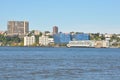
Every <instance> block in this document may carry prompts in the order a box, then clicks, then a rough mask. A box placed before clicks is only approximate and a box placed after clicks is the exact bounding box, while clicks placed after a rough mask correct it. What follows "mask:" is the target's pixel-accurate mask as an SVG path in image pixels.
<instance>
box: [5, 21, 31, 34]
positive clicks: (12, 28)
mask: <svg viewBox="0 0 120 80" xmlns="http://www.w3.org/2000/svg"><path fill="white" fill-rule="evenodd" d="M7 29H8V31H7V34H8V35H9V36H14V35H26V34H27V33H28V32H29V22H27V21H8V25H7Z"/></svg>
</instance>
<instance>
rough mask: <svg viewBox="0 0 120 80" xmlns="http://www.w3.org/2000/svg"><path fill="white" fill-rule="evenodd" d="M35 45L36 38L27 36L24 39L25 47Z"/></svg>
mask: <svg viewBox="0 0 120 80" xmlns="http://www.w3.org/2000/svg"><path fill="white" fill-rule="evenodd" d="M34 43H35V36H31V37H28V36H25V37H24V46H31V45H33V44H34Z"/></svg>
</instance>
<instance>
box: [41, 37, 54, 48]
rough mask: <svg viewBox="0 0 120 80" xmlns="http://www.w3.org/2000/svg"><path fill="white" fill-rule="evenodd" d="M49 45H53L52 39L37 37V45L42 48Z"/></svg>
mask: <svg viewBox="0 0 120 80" xmlns="http://www.w3.org/2000/svg"><path fill="white" fill-rule="evenodd" d="M49 43H54V40H53V38H48V36H41V37H39V44H40V45H41V46H42V45H44V46H47V45H49Z"/></svg>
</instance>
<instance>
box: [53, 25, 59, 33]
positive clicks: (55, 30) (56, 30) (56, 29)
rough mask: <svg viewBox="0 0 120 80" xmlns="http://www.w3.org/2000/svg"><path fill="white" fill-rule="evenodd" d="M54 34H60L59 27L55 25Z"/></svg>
mask: <svg viewBox="0 0 120 80" xmlns="http://www.w3.org/2000/svg"><path fill="white" fill-rule="evenodd" d="M53 34H58V27H57V26H54V27H53Z"/></svg>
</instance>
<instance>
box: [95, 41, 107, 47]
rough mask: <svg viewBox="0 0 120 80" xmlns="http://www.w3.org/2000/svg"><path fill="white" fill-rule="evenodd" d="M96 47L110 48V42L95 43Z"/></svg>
mask: <svg viewBox="0 0 120 80" xmlns="http://www.w3.org/2000/svg"><path fill="white" fill-rule="evenodd" d="M95 47H96V48H108V47H109V41H104V40H103V41H95Z"/></svg>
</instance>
